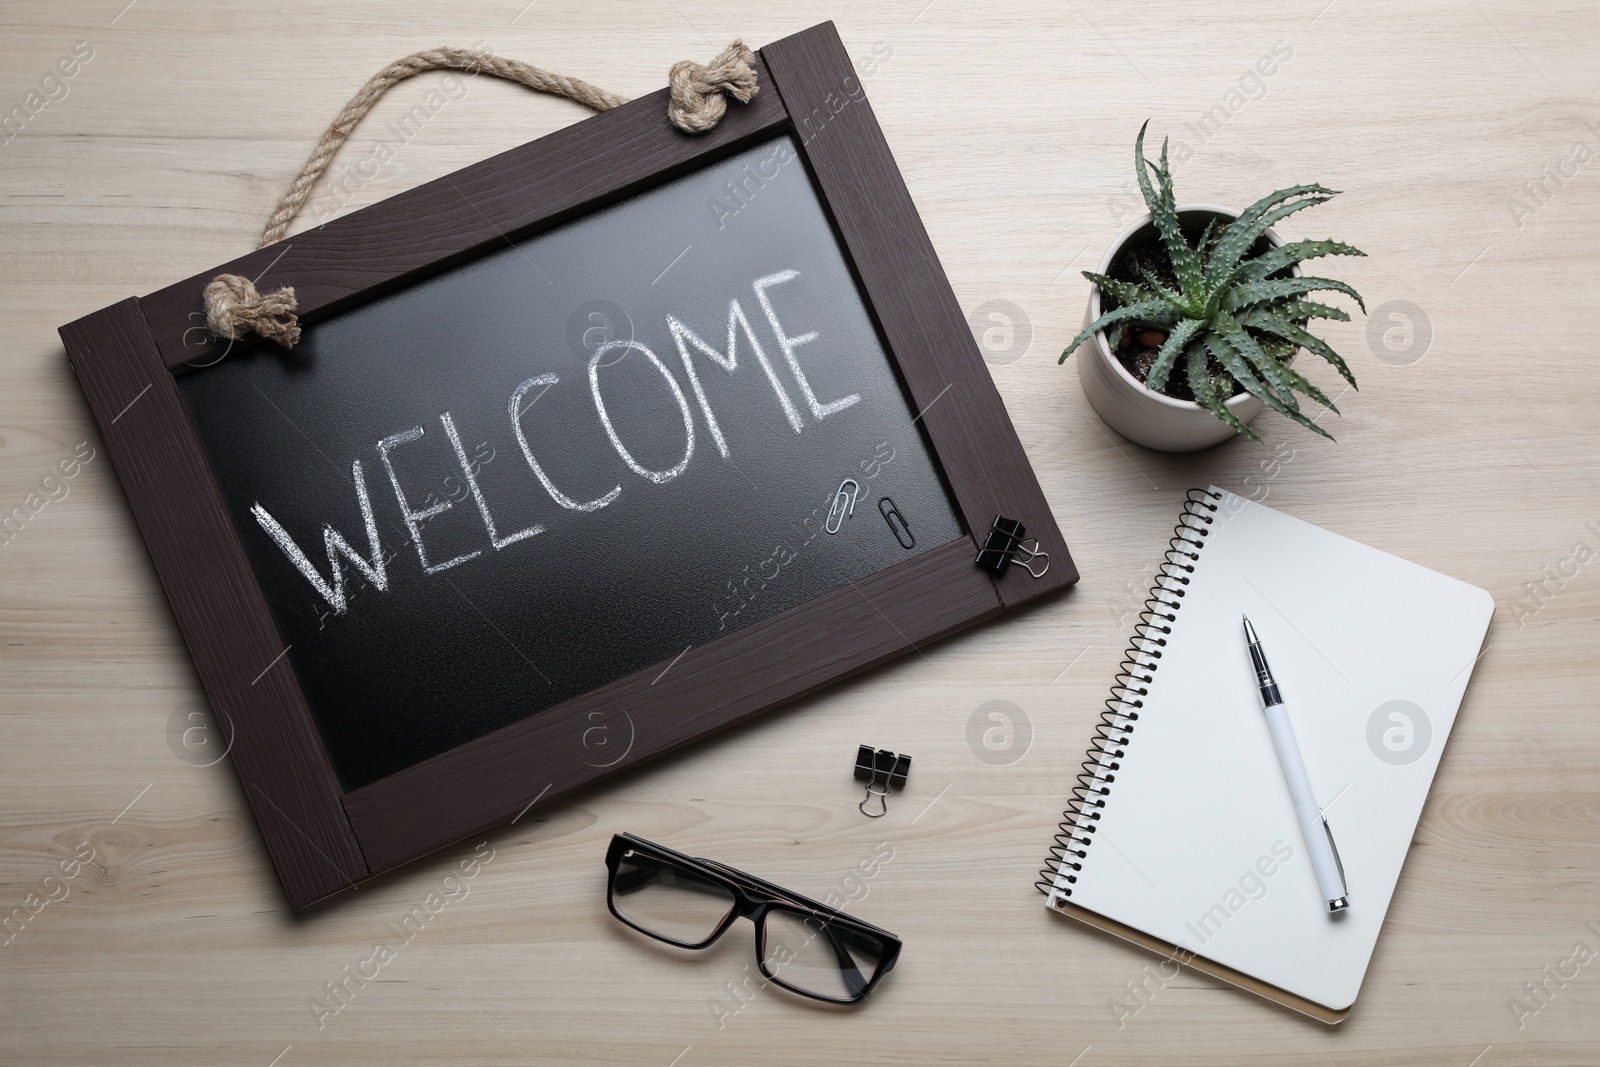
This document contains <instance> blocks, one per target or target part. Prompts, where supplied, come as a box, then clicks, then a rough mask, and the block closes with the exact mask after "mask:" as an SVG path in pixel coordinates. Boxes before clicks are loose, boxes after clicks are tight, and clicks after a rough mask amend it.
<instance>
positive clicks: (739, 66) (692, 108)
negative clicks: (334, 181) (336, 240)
mask: <svg viewBox="0 0 1600 1067" xmlns="http://www.w3.org/2000/svg"><path fill="white" fill-rule="evenodd" d="M754 60H755V53H753V52H752V51H751V50H750V49H749V48H748V47H746V46H745V44H744V42H743V41H737V40H736V41H734V42H733V43H732V44H730V45H729V46H728V47H727V48H725V49H723V50H722V52H721V53H720V54H718V55H717V57H716V58H715V59H713V60H712V61H711V62H710V63H708V64H706V65H705V66H702V65H700V64H699V63H694V62H692V61H690V60H683V61H682V62H680V63H675V64H674V65H673V67H672V69H671V70H670V71H669V72H668V73H667V86H668V88H669V89H670V90H671V92H670V94H669V96H668V101H667V118H668V120H669V121H670V122H671V123H672V124H673V125H674V126H676V127H677V128H678V129H680V130H682V131H683V132H684V133H690V134H698V133H705V132H707V131H709V130H711V129H713V128H715V127H716V125H717V123H718V122H720V121H721V120H722V116H723V114H724V113H725V112H726V111H727V109H728V100H727V98H728V97H730V96H731V97H733V98H734V99H735V100H737V101H739V102H740V103H741V104H743V103H749V101H750V100H751V98H752V97H754V96H755V95H756V93H757V92H759V91H760V86H759V85H757V83H756V72H755V68H754V66H752V63H753V62H754ZM430 70H460V71H466V72H468V73H471V74H479V73H484V74H492V75H494V76H495V77H497V78H504V79H505V80H507V81H514V82H518V83H520V84H522V85H526V86H527V87H528V88H530V89H534V90H537V91H538V92H541V93H550V94H551V95H553V96H563V97H566V98H567V99H568V100H573V101H576V102H577V103H580V104H582V105H584V106H585V107H587V108H590V109H592V110H594V111H597V112H599V111H610V110H611V109H612V108H614V107H617V106H619V105H621V104H625V103H627V98H626V97H622V96H618V95H617V94H615V93H610V92H607V91H606V90H604V89H600V88H598V87H596V86H593V85H590V84H589V83H588V82H586V81H583V80H582V79H579V78H569V77H567V76H566V75H564V74H556V73H553V72H552V71H548V70H545V69H543V68H542V67H535V66H533V65H532V64H529V63H523V62H521V61H520V60H515V59H502V58H501V57H499V56H494V55H486V54H484V53H482V52H474V51H472V50H470V49H466V48H430V49H427V50H426V51H422V52H414V53H412V54H411V55H409V56H406V57H405V58H404V59H399V60H396V61H395V62H393V63H391V64H389V65H388V66H387V67H385V68H383V70H381V71H379V72H378V73H377V74H374V75H373V76H372V77H371V78H369V79H368V80H367V83H366V84H365V85H363V86H362V87H361V88H360V90H358V91H357V92H356V95H355V96H353V97H351V98H350V102H349V103H347V104H345V106H344V107H343V108H342V109H341V110H340V111H339V114H338V115H337V116H336V117H335V118H334V120H333V122H332V123H331V124H330V125H329V126H328V128H327V129H326V130H325V131H323V134H322V139H321V140H320V141H318V142H317V147H316V148H315V149H313V150H312V152H311V156H310V157H309V158H308V159H307V160H306V162H305V165H304V166H302V167H301V168H300V173H299V174H297V175H295V179H294V181H293V182H292V183H291V184H290V186H289V188H288V191H286V192H285V193H284V194H283V198H282V199H281V200H279V201H278V206H277V207H276V208H275V209H274V210H273V212H272V216H271V218H269V219H268V220H267V225H266V227H265V228H264V229H263V230H262V231H261V239H260V240H259V241H257V242H256V247H257V248H265V247H266V246H267V245H269V244H272V243H273V242H274V241H277V240H280V239H281V238H282V237H283V235H284V234H285V233H286V232H287V231H288V229H289V224H290V223H291V222H293V221H294V218H295V216H296V215H298V214H299V213H300V209H301V208H302V207H304V206H305V203H306V201H307V200H309V199H311V191H312V189H313V188H315V187H316V184H317V179H318V178H320V177H322V174H323V172H324V171H326V170H327V169H328V165H329V164H330V163H332V162H333V157H334V154H335V153H336V152H338V151H339V146H340V145H342V144H343V143H344V142H345V140H346V138H348V137H349V136H350V134H351V133H352V132H353V131H354V130H355V128H356V126H357V124H358V123H360V122H361V119H362V118H363V117H364V116H365V115H366V114H367V112H369V111H371V110H372V108H373V105H375V104H376V103H377V102H378V100H379V99H381V98H382V96H383V94H384V93H386V92H388V91H389V90H390V89H391V88H393V87H394V86H395V85H397V84H399V83H400V82H402V81H405V80H406V79H407V78H410V77H414V76H415V75H418V74H422V73H424V72H425V71H430ZM205 306H206V326H207V328H208V329H209V330H210V331H211V333H212V335H213V336H215V337H219V338H226V339H227V340H230V341H235V340H238V339H239V338H241V337H243V336H244V335H245V334H247V333H251V332H254V333H257V334H260V335H261V336H262V337H265V338H266V339H267V340H269V341H275V342H277V343H278V344H279V345H281V346H282V347H284V348H293V347H294V346H295V344H296V343H297V342H298V341H299V340H300V322H299V319H298V317H297V316H296V315H295V310H296V308H297V307H298V306H299V305H298V304H297V303H296V301H295V296H294V289H293V288H291V287H288V286H285V287H283V288H281V289H277V290H275V291H273V292H271V293H265V294H263V293H260V292H258V291H257V290H256V287H255V285H254V283H252V282H251V281H250V279H249V278H245V277H242V276H240V275H238V274H219V275H217V276H216V277H215V278H213V279H212V280H211V282H210V284H208V285H207V286H206V288H205Z"/></svg>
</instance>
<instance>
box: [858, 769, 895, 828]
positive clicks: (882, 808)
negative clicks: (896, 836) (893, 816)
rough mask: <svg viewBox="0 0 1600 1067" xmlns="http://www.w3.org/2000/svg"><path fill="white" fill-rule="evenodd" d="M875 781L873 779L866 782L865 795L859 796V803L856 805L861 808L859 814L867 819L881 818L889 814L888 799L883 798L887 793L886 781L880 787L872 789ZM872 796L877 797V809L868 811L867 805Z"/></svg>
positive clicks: (870, 801)
mask: <svg viewBox="0 0 1600 1067" xmlns="http://www.w3.org/2000/svg"><path fill="white" fill-rule="evenodd" d="M876 781H877V780H876V779H874V780H873V781H871V782H868V783H867V795H866V796H864V797H862V798H861V803H860V804H859V805H858V807H860V808H861V814H863V815H865V816H866V817H867V818H869V819H881V818H883V817H884V816H885V815H887V814H889V801H888V800H886V799H885V798H886V797H888V795H889V786H888V784H887V783H886V784H885V785H884V787H883V788H882V789H874V788H872V787H873V785H875V784H876ZM873 797H877V798H878V810H877V811H868V810H867V805H868V804H871V803H872V798H873Z"/></svg>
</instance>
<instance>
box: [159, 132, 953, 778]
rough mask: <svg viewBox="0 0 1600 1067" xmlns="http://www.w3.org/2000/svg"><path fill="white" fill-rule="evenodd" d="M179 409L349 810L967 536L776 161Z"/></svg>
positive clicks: (218, 370) (587, 224)
mask: <svg viewBox="0 0 1600 1067" xmlns="http://www.w3.org/2000/svg"><path fill="white" fill-rule="evenodd" d="M730 352H731V355H730ZM724 362H726V363H731V364H732V365H733V369H732V370H731V371H730V370H728V369H727V368H726V367H725V366H724ZM179 384H180V387H181V389H182V392H183V396H184V399H185V401H186V403H187V406H188V408H189V411H190V414H191V416H192V417H193V419H194V423H195V426H196V428H197V429H198V431H199V433H200V438H201V441H202V442H203V443H204V445H205V449H206V451H207V453H208V454H209V455H210V457H211V460H212V465H213V467H214V469H215V470H216V471H217V474H218V479H219V481H220V483H221V485H222V487H223V495H224V497H225V498H226V500H227V502H228V508H229V514H230V517H231V518H232V519H233V522H234V525H235V526H236V527H237V529H238V533H239V537H240V539H241V540H242V541H243V543H244V545H245V548H246V551H247V552H248V553H249V556H250V562H251V567H252V569H253V570H254V571H255V573H256V575H257V577H258V578H259V579H260V581H261V586H262V590H263V592H264V593H265V594H266V596H267V601H268V603H269V604H270V605H271V608H272V614H273V618H274V619H275V620H276V622H277V626H278V630H279V632H280V634H281V636H282V638H283V641H284V643H285V645H286V646H287V647H288V653H287V655H288V657H289V659H290V661H291V662H292V664H293V666H294V670H295V673H296V674H297V675H298V676H299V679H300V684H301V686H302V688H303V689H304V690H305V693H306V697H307V700H308V703H309V704H310V708H311V712H312V715H313V716H314V717H315V718H316V721H317V725H318V727H319V728H320V730H321V733H322V737H323V740H324V741H325V743H326V745H327V748H328V752H329V755H330V756H331V758H332V760H333V764H334V768H335V770H336V771H337V772H338V775H339V778H340V781H341V783H342V784H343V785H344V787H345V788H346V789H354V788H358V787H360V786H363V785H367V784H369V783H371V782H373V781H376V780H377V779H379V778H382V777H384V776H385V775H388V774H392V773H393V772H395V771H397V770H400V769H402V768H404V767H408V766H411V765H412V764H415V763H419V762H421V761H422V760H424V759H427V758H429V757H431V756H436V755H439V754H440V753H443V752H447V751H449V750H451V749H453V748H455V747H457V746H458V745H460V744H462V743H463V742H465V741H468V740H471V739H473V738H475V737H481V736H483V735H484V734H487V733H489V732H490V731H492V730H495V729H498V728H500V727H502V726H505V725H507V724H508V723H511V722H514V721H516V720H518V719H520V718H522V717H523V716H526V715H531V714H535V713H537V712H539V711H541V710H543V709H545V708H548V707H551V706H554V705H556V704H559V703H561V702H562V701H564V700H567V699H569V698H570V697H572V696H575V695H577V694H579V693H583V692H587V691H589V690H591V689H594V688H596V687H598V686H600V685H602V684H604V683H606V682H610V681H612V680H614V679H616V678H620V677H622V676H623V675H626V674H629V673H632V672H633V671H636V670H639V669H641V668H643V667H645V666H647V665H649V664H652V663H658V662H661V661H664V660H670V659H672V658H673V657H674V656H676V655H678V654H679V653H680V652H684V651H686V650H688V649H690V648H692V647H693V646H696V645H701V644H704V643H706V642H707V641H710V640H713V639H715V638H717V637H719V636H721V635H723V634H726V633H729V632H731V631H733V630H737V629H739V628H742V627H744V626H747V625H749V624H750V623H753V622H757V621H759V620H761V619H765V618H770V617H771V616H773V615H776V614H778V613H780V612H783V611H785V610H787V609H789V608H792V607H794V606H796V605H798V604H803V603H805V602H807V601H810V600H814V599H816V598H817V597H818V596H820V595H821V594H823V593H825V592H827V591H829V590H831V589H835V588H838V587H840V586H843V585H846V584H848V583H851V582H854V581H857V580H859V579H861V578H864V577H866V576H867V575H869V574H872V573H875V572H877V571H880V570H883V569H884V568H886V567H889V566H892V565H893V564H895V563H898V562H901V561H902V560H904V559H905V558H906V557H907V556H908V555H910V554H912V553H916V552H918V551H926V550H927V549H929V548H933V547H937V546H939V545H944V544H948V543H949V542H951V541H954V540H956V539H957V538H960V537H962V536H963V535H964V531H963V530H962V527H961V522H960V520H959V519H958V518H957V516H956V514H955V511H954V509H953V507H952V506H951V503H950V500H949V497H948V495H947V494H946V491H945V489H944V487H943V485H942V484H941V481H940V477H939V473H938V471H937V469H936V468H935V466H934V463H933V460H932V458H931V457H930V455H929V451H928V447H927V445H926V444H925V442H924V441H923V438H922V434H921V432H920V430H919V428H918V426H917V425H916V424H915V423H914V422H913V419H914V418H915V417H916V414H917V413H916V412H915V411H913V410H912V408H911V406H910V404H909V401H908V400H907V398H906V396H905V393H904V391H903V390H902V388H901V386H900V383H899V381H898V379H897V377H896V374H895V371H894V368H893V365H892V363H891V361H890V360H889V357H888V355H887V353H886V352H885V351H884V349H883V346H882V344H881V343H880V341H879V338H878V335H877V331H876V329H875V327H874V326H873V323H872V320H871V317H870V315H869V314H868V312H867V309H866V308H865V306H864V305H863V304H862V301H861V297H860V295H859V293H858V291H857V289H856V284H855V281H854V279H853V278H852V277H851V273H850V268H849V265H848V264H847V263H846V262H845V259H844V256H843V253H842V251H841V249H840V248H839V244H838V241H837V239H836V238H835V236H834V233H833V230H832V227H831V225H830V224H829V222H828V219H827V217H826V215H825V213H824V211H823V208H822V205H821V203H820V202H819V201H818V199H817V196H816V192H815V190H814V189H813V188H812V185H811V181H810V179H809V178H808V177H807V175H806V173H805V168H804V167H803V165H802V164H801V163H800V156H799V152H798V151H797V146H796V145H795V144H794V141H793V138H792V137H790V136H788V135H784V136H780V137H778V138H775V139H773V140H771V141H768V142H765V143H763V144H760V145H757V146H755V147H752V148H749V149H746V150H745V151H743V152H739V153H737V154H735V155H733V156H730V157H729V158H727V159H725V160H722V161H720V162H718V163H716V164H714V165H712V166H709V167H706V168H704V169H703V170H701V171H699V172H696V173H694V174H690V175H686V176H684V177H682V178H679V179H677V180H675V181H672V182H670V183H667V184H665V185H662V186H659V187H657V188H655V189H652V190H650V191H649V192H647V193H644V194H642V195H640V196H637V197H634V198H633V199H631V200H627V201H625V202H623V203H621V204H618V205H616V206H613V207H610V208H608V209H606V210H603V211H600V212H597V213H595V214H593V215H590V216H588V217H585V218H582V219H579V220H576V221H573V222H570V223H567V224H566V225H564V226H561V227H559V228H557V229H555V230H551V231H548V232H545V233H542V234H539V235H537V236H534V237H531V238H528V239H525V240H521V241H517V242H515V243H514V244H512V245H510V246H508V247H504V248H502V249H500V250H498V251H496V252H494V253H492V254H490V255H487V256H485V257H483V258H481V259H479V260H477V261H475V262H472V263H469V264H467V265H465V266H462V267H459V268H457V269H455V270H453V271H450V272H449V273H447V274H443V275H439V276H436V277H434V278H431V279H429V280H427V281H425V282H422V283H420V284H417V285H413V286H411V287H409V288H407V289H405V290H402V291H400V292H397V293H394V294H392V295H390V296H387V297H385V298H383V299H380V300H377V301H374V302H373V303H370V304H367V305H365V306H363V307H360V308H358V309H356V310H353V311H349V312H346V313H345V314H343V315H340V316H337V317H335V318H333V319H330V320H327V321H325V322H322V323H319V324H317V325H315V326H312V327H309V328H308V329H307V330H306V332H305V336H304V338H303V339H302V341H301V343H300V344H299V345H298V346H297V347H296V348H295V349H293V350H292V351H291V352H282V351H279V350H272V349H256V350H255V351H254V352H251V353H249V354H247V355H243V356H241V357H240V358H233V357H232V356H230V357H228V358H226V359H224V360H223V361H221V362H220V363H217V364H216V365H214V366H211V367H208V368H206V369H203V370H197V371H194V372H192V373H188V374H185V375H184V376H183V377H182V378H181V379H180V380H179ZM597 397H598V398H599V399H598V401H597V399H596V398H597ZM513 412H515V414H516V416H517V419H516V422H515V423H513V421H512V417H511V416H512V413H513ZM519 431H520V437H519ZM524 444H526V446H527V447H526V449H524V447H523V446H524ZM458 448H459V451H457V449H458ZM530 456H531V457H533V463H537V469H536V468H535V467H534V465H533V463H530V462H529V458H528V457H530ZM358 465H359V466H358ZM391 471H392V474H391ZM358 479H359V481H360V482H361V485H360V486H359V487H358V486H357V484H356V482H357V480H358ZM546 483H548V484H546ZM397 486H398V489H397V488H396V487H397ZM841 486H844V488H845V491H844V497H845V498H846V499H848V504H846V503H844V502H843V501H841V503H840V505H839V506H838V507H836V508H834V507H831V505H832V503H833V500H834V498H835V496H836V495H837V494H838V493H839V489H840V487H841ZM401 493H403V494H404V500H405V504H404V505H402V504H401ZM363 495H364V496H365V497H366V500H367V503H368V508H367V509H365V510H364V509H363V508H362V506H361V497H362V496H363ZM558 495H559V496H558ZM402 507H404V508H405V511H402ZM830 510H833V511H834V518H833V520H832V521H830V519H829V512H830ZM891 511H892V512H893V513H894V514H895V515H896V516H897V520H896V521H891V520H890V519H889V518H887V517H886V516H887V515H888V514H889V513H890V512H891ZM841 513H842V515H843V517H840V515H841ZM407 514H410V515H413V516H416V515H424V516H429V517H426V518H421V519H417V520H413V525H414V529H413V526H411V525H408V523H407V520H406V515H407ZM367 515H370V516H371V517H372V519H373V522H374V527H373V528H374V529H375V531H376V533H377V537H378V541H377V549H376V551H374V549H373V545H372V542H371V541H369V539H368V536H367V533H366V522H365V519H366V516H367ZM491 524H492V525H491ZM325 529H326V530H331V531H333V532H334V533H335V534H336V535H337V536H338V537H339V538H341V539H342V542H343V544H345V545H348V546H349V548H350V549H351V550H352V552H351V554H353V555H354V556H355V557H356V558H357V559H359V560H360V561H361V564H357V563H353V562H352V561H351V559H350V556H349V554H346V553H345V552H343V551H341V550H338V549H334V550H332V554H331V558H332V561H335V562H336V563H337V566H338V570H339V574H340V577H339V578H338V579H337V580H335V579H334V577H333V575H334V566H333V564H332V563H331V562H330V549H329V547H328V544H329V541H328V537H327V535H326V534H325V533H324V530H325ZM830 530H831V531H833V532H829V531H830ZM491 531H492V532H491ZM419 544H420V545H421V551H420V552H419V549H418V545H419ZM296 556H298V557H299V559H298V560H297V559H295V557H296ZM363 565H364V567H365V570H363ZM306 567H309V568H311V576H309V577H308V575H307V574H306V573H305V572H304V570H303V568H306ZM367 572H370V573H367ZM313 578H314V579H315V581H313ZM380 581H381V583H382V585H381V587H380V586H379V584H378V583H379V582H380Z"/></svg>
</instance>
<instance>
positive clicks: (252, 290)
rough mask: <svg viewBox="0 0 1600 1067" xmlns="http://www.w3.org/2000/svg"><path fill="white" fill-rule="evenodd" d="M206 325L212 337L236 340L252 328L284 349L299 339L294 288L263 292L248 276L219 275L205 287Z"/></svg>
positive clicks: (291, 346)
mask: <svg viewBox="0 0 1600 1067" xmlns="http://www.w3.org/2000/svg"><path fill="white" fill-rule="evenodd" d="M205 303H206V327H207V328H208V329H210V331H211V333H212V335H213V336H216V337H226V338H227V339H228V340H230V341H237V340H238V339H239V338H241V337H243V336H244V335H245V334H247V333H249V332H250V331H252V330H254V331H255V332H256V333H258V334H260V335H261V336H262V337H265V338H266V339H267V340H269V341H276V342H278V344H280V345H282V346H283V347H284V348H293V347H294V346H295V342H297V341H299V340H300V323H299V320H298V319H297V318H296V317H295V313H294V311H295V308H296V307H298V306H299V305H298V304H297V303H296V302H295V298H294V290H293V289H291V288H288V287H287V286H286V287H284V288H282V289H278V290H275V291H274V292H270V293H267V294H266V295H262V294H261V293H259V292H257V291H256V287H255V285H254V284H253V283H252V282H251V281H250V279H249V278H242V277H240V276H239V275H237V274H219V275H217V276H216V277H215V278H213V279H212V280H211V283H210V284H209V285H207V286H206V289H205Z"/></svg>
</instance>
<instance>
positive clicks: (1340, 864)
mask: <svg viewBox="0 0 1600 1067" xmlns="http://www.w3.org/2000/svg"><path fill="white" fill-rule="evenodd" d="M1317 818H1319V819H1321V820H1322V832H1323V833H1325V834H1327V835H1328V847H1329V848H1331V849H1333V864H1334V866H1335V867H1338V868H1339V881H1341V882H1343V883H1344V888H1345V892H1346V893H1348V892H1349V891H1350V879H1348V878H1346V877H1345V876H1344V860H1342V859H1340V858H1339V842H1337V841H1335V840H1334V839H1333V829H1332V827H1330V826H1329V825H1328V817H1327V816H1326V815H1324V814H1322V809H1321V808H1318V809H1317Z"/></svg>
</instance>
